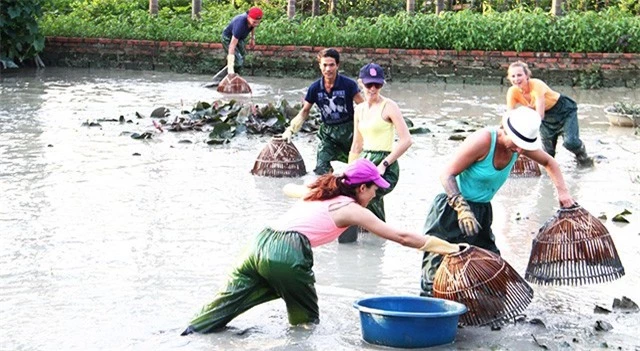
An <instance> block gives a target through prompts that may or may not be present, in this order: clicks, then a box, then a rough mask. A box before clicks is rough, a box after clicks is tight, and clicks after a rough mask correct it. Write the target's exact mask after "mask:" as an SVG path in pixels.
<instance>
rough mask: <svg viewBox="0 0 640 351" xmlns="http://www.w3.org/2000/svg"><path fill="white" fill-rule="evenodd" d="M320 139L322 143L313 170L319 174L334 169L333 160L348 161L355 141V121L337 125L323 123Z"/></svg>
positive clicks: (319, 134)
mask: <svg viewBox="0 0 640 351" xmlns="http://www.w3.org/2000/svg"><path fill="white" fill-rule="evenodd" d="M318 139H320V144H319V145H318V151H317V161H316V168H315V169H314V170H313V171H314V172H315V173H316V174H317V175H323V174H327V173H330V172H332V171H333V170H332V168H331V163H330V162H331V161H342V162H347V161H348V159H349V151H350V150H351V142H352V141H353V121H349V122H345V123H341V124H335V125H327V124H324V123H322V124H321V125H320V129H318Z"/></svg>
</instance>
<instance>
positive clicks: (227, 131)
mask: <svg viewBox="0 0 640 351" xmlns="http://www.w3.org/2000/svg"><path fill="white" fill-rule="evenodd" d="M234 135H235V128H233V127H231V126H230V125H228V124H225V123H220V124H216V125H215V126H213V130H212V131H211V133H209V138H211V139H230V138H233V137H234Z"/></svg>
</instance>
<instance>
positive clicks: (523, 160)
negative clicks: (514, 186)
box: [510, 155, 542, 178]
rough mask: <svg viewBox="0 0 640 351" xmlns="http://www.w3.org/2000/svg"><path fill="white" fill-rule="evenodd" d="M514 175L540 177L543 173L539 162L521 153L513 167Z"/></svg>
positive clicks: (512, 173) (512, 174) (512, 172)
mask: <svg viewBox="0 0 640 351" xmlns="http://www.w3.org/2000/svg"><path fill="white" fill-rule="evenodd" d="M510 175H511V176H512V177H521V178H525V177H539V176H541V175H542V172H540V166H539V165H538V163H537V162H536V161H534V160H532V159H530V158H528V157H527V156H525V155H520V156H518V158H517V159H516V162H515V163H514V164H513V168H511V173H510Z"/></svg>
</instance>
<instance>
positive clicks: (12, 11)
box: [0, 0, 44, 68]
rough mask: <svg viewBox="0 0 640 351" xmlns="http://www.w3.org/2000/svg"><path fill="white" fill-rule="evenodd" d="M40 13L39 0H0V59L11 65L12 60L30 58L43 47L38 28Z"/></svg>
mask: <svg viewBox="0 0 640 351" xmlns="http://www.w3.org/2000/svg"><path fill="white" fill-rule="evenodd" d="M41 14H42V8H41V6H40V1H39V0H10V1H5V0H3V1H2V4H1V5H0V61H1V62H2V64H1V65H0V68H2V66H7V67H8V66H12V65H13V62H14V61H23V60H25V59H28V58H32V57H34V56H35V55H37V54H38V52H40V51H42V49H43V48H44V36H43V35H42V34H41V33H40V30H39V28H38V22H37V20H38V18H39V17H40V15H41Z"/></svg>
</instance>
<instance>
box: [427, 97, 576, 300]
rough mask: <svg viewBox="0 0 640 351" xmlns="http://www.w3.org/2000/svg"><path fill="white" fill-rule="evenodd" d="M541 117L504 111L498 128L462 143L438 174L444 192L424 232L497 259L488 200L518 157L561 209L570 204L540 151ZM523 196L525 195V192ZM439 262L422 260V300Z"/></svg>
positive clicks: (432, 257) (434, 256)
mask: <svg viewBox="0 0 640 351" xmlns="http://www.w3.org/2000/svg"><path fill="white" fill-rule="evenodd" d="M539 129H540V116H539V115H538V114H537V113H536V112H535V111H534V110H532V109H530V108H528V107H518V108H517V109H515V110H510V111H507V113H506V114H505V115H504V117H503V119H502V125H501V126H500V127H499V128H495V127H493V128H484V129H481V130H478V131H476V132H474V133H472V134H471V135H469V137H467V138H466V139H465V141H464V142H463V143H462V145H461V146H460V147H459V148H458V150H457V151H456V153H455V155H454V156H453V159H451V161H449V162H448V163H447V165H446V166H445V168H444V170H443V171H442V173H441V174H440V181H441V182H442V185H443V187H444V191H445V192H444V193H442V194H439V195H437V196H436V197H435V199H434V200H433V203H432V205H431V209H430V210H429V212H428V214H427V219H426V222H425V225H424V230H423V231H424V233H425V235H426V236H427V237H429V236H435V237H438V238H441V239H444V240H448V241H450V242H452V243H468V244H471V245H475V246H478V247H481V248H483V249H487V250H489V251H493V252H495V253H497V254H500V250H498V247H497V246H496V243H495V237H494V235H493V232H492V231H491V224H492V222H493V210H492V207H491V199H493V196H494V195H495V194H496V192H497V191H498V190H499V189H500V187H502V185H503V184H504V182H505V181H506V180H507V177H508V176H509V173H510V172H511V168H513V164H514V163H515V161H516V159H517V158H518V155H519V154H523V155H525V156H527V157H529V158H530V159H532V160H534V161H535V162H537V163H538V164H540V165H541V166H543V167H544V168H545V169H546V171H547V173H548V174H549V177H550V178H551V181H552V182H553V184H554V185H555V188H556V191H557V195H558V200H559V202H560V206H562V207H569V206H571V205H573V204H574V201H573V198H572V197H571V195H570V194H569V190H568V189H567V186H566V185H565V183H564V179H563V177H562V173H561V172H560V167H559V166H558V163H557V162H556V160H555V159H554V158H553V157H551V156H549V154H548V153H546V152H544V151H543V150H542V149H541V145H540V135H539V134H540V132H539ZM525 191H526V190H525ZM441 262H442V256H441V255H440V254H438V253H437V252H432V253H425V254H424V257H423V260H422V277H421V290H422V292H421V295H423V296H431V295H432V293H433V279H434V276H435V273H436V270H437V269H438V267H439V266H440V263H441Z"/></svg>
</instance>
